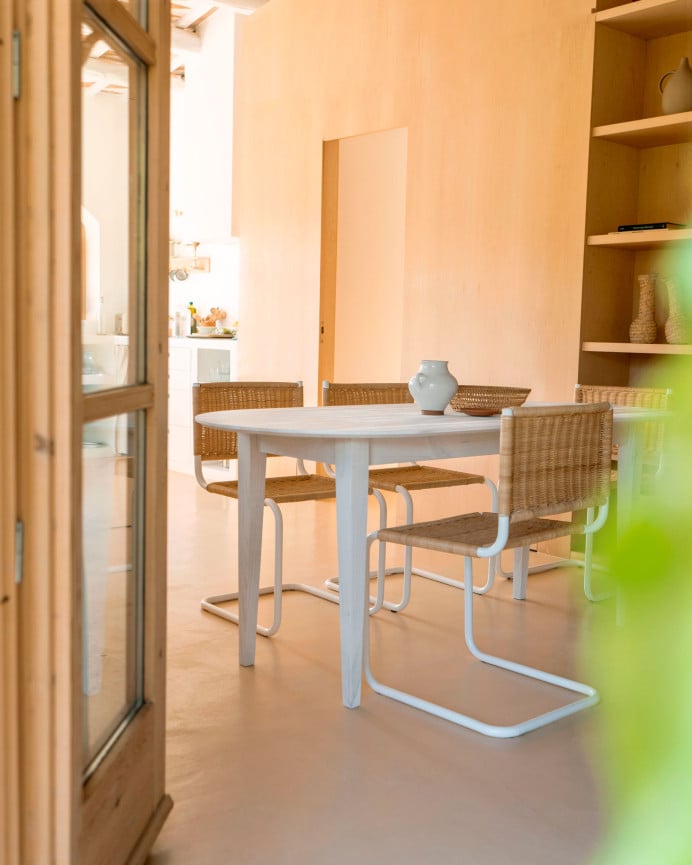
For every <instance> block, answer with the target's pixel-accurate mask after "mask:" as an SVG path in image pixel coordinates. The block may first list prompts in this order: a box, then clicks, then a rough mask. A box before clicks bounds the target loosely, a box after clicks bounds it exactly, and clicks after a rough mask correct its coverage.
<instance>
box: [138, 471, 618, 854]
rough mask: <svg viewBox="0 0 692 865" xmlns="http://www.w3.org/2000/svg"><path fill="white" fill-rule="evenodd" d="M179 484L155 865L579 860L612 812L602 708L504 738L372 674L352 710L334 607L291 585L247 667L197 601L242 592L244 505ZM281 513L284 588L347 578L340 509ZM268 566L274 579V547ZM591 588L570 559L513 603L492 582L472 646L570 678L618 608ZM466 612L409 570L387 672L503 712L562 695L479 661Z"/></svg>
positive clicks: (384, 627)
mask: <svg viewBox="0 0 692 865" xmlns="http://www.w3.org/2000/svg"><path fill="white" fill-rule="evenodd" d="M169 483H170V496H169V500H170V515H169V525H170V552H169V580H170V591H169V644H168V661H169V675H168V683H169V684H168V761H167V766H168V769H167V779H168V780H167V789H168V792H169V793H170V794H171V795H172V797H173V800H174V802H175V805H174V809H173V812H172V813H171V815H170V817H169V818H168V821H167V823H166V825H165V826H164V828H163V830H162V832H161V835H160V837H159V839H158V840H157V842H156V843H155V845H154V848H153V850H152V852H151V855H150V858H149V860H148V861H149V865H226V863H242V865H260V863H261V865H266V863H269V862H276V863H280V865H294V863H295V865H298V863H301V865H313V863H314V865H353V863H365V865H369V863H389V862H396V863H398V865H450V863H456V862H459V863H464V865H508V863H511V865H556V863H559V865H581V863H585V862H587V861H588V859H589V856H590V854H591V853H592V852H593V850H594V848H595V846H596V844H597V842H598V839H599V833H600V831H601V828H602V821H603V815H602V809H601V805H600V803H599V785H600V779H599V778H598V775H597V774H595V773H594V771H593V765H594V763H595V762H596V761H595V758H593V757H592V754H593V752H594V748H593V746H594V743H595V739H596V736H597V724H596V723H595V722H597V721H598V713H599V709H598V707H595V708H592V709H589V710H587V711H586V712H584V713H581V714H579V715H577V716H575V717H573V718H568V719H565V720H563V721H560V722H558V723H556V724H553V725H551V726H549V727H548V728H546V729H543V730H538V731H534V732H532V733H529V734H527V735H525V736H522V737H520V738H517V739H513V740H505V741H503V740H493V739H489V738H486V737H484V736H481V735H479V734H477V733H474V732H471V731H468V730H464V729H461V728H459V727H456V726H454V725H452V724H450V723H448V722H445V721H442V720H439V719H436V718H433V717H432V716H430V715H427V714H424V713H421V712H419V711H417V710H415V709H413V708H410V707H408V706H403V705H401V704H399V703H395V702H393V701H391V700H388V699H386V698H384V697H381V696H378V695H376V694H374V693H373V692H372V691H371V690H370V689H368V688H367V687H366V686H365V685H364V688H363V702H362V705H361V707H360V708H358V709H350V710H349V709H345V708H344V707H343V706H342V704H341V694H340V676H339V645H338V607H337V606H336V605H334V604H329V603H327V602H325V601H322V600H319V599H317V598H313V597H310V596H308V595H305V594H301V593H295V592H291V593H287V594H286V595H285V600H284V623H283V625H282V628H281V630H280V631H279V633H278V634H277V635H276V636H274V637H272V638H271V639H264V638H261V637H259V638H258V645H257V659H256V665H255V666H254V667H253V668H240V667H239V666H238V633H237V628H236V626H235V625H232V624H229V623H226V622H224V621H223V620H221V619H219V618H217V617H214V616H211V615H209V614H207V613H203V612H201V611H200V609H199V600H200V598H201V597H202V596H203V595H206V594H213V593H218V592H221V591H225V590H231V588H233V587H235V579H234V577H233V572H234V570H235V562H236V559H235V556H236V547H235V543H236V540H235V525H236V523H235V518H236V510H235V504H234V503H233V502H230V501H225V500H222V499H221V498H220V497H219V496H213V495H210V494H208V493H205V492H203V491H202V490H201V489H199V487H197V485H196V484H195V481H194V479H193V478H191V477H188V476H186V475H182V474H175V473H171V475H170V476H169ZM284 513H285V520H286V525H285V532H286V547H285V560H286V573H285V580H286V581H287V582H288V581H302V582H313V583H314V584H316V585H320V584H321V582H322V581H323V580H324V579H325V578H326V577H327V576H329V575H331V574H333V573H334V572H335V570H336V545H335V528H334V525H335V524H334V520H335V506H334V503H333V502H321V503H317V504H315V503H304V504H297V505H292V506H289V507H287V508H285V509H284ZM268 525H269V526H270V525H271V520H270V519H269V518H266V519H265V527H266V526H268ZM265 538H266V540H267V543H268V545H269V546H271V537H270V533H269V532H267V533H266V534H265ZM264 562H265V563H264V564H263V583H267V582H269V581H270V566H271V555H270V553H269V551H268V550H267V552H266V553H265V555H264ZM420 564H421V566H426V567H427V566H430V565H429V563H428V562H420ZM453 569H455V570H453ZM446 572H447V573H449V574H452V575H453V574H454V573H455V572H456V573H457V574H458V573H460V572H461V561H460V560H455V559H451V558H448V559H447V560H446ZM479 577H480V573H479ZM394 580H396V578H394ZM393 586H394V589H396V585H395V583H394V584H393ZM580 586H581V572H580V571H579V570H577V569H574V568H572V569H554V570H551V571H547V572H545V573H543V574H537V575H534V576H532V577H530V578H529V589H528V599H527V600H526V601H523V602H522V601H514V600H512V592H511V582H509V581H506V580H503V579H501V580H500V581H499V583H498V584H497V585H496V586H495V588H494V589H493V591H492V592H491V593H490V594H489V595H487V596H485V597H479V598H476V604H475V609H476V614H477V615H476V619H477V629H476V637H477V640H478V643H479V645H480V646H481V648H485V649H488V650H490V651H494V652H496V653H498V654H502V653H505V654H506V656H509V657H512V658H514V659H516V660H520V661H524V662H527V663H533V664H537V665H543V667H544V668H545V669H548V670H551V671H554V672H557V673H562V674H566V675H574V674H576V673H577V668H578V646H579V645H580V643H581V641H582V640H583V639H584V638H588V635H589V633H590V631H591V629H592V628H594V627H595V626H596V625H597V624H598V622H599V620H601V619H604V618H606V619H608V618H612V608H611V605H610V604H608V603H605V604H599V605H593V604H589V603H588V602H587V601H586V600H585V599H584V596H583V594H582V593H581V590H580ZM267 603H270V601H269V599H262V602H261V612H262V610H264V611H265V614H264V618H265V620H267V619H268V618H269V614H268V612H267V606H266V605H267ZM462 613H463V593H462V592H461V591H459V590H457V589H452V588H448V587H445V586H441V585H439V584H436V583H432V582H430V581H428V580H422V579H416V580H415V582H414V587H413V596H412V600H411V604H410V606H409V607H408V608H407V610H406V611H404V612H402V613H399V614H392V613H387V612H381V613H380V614H379V615H378V616H377V617H376V618H374V619H373V621H372V626H373V627H372V642H373V657H374V660H373V666H374V667H375V669H376V671H377V673H378V674H379V675H380V676H381V677H382V678H385V679H386V680H387V681H388V682H389V683H391V684H404V683H405V685H406V687H407V688H409V689H418V691H417V692H418V693H420V694H421V695H422V696H426V697H428V698H432V699H436V700H438V701H445V700H448V701H449V705H454V706H455V707H457V708H460V709H462V710H463V711H468V712H469V713H472V714H473V713H475V714H478V715H479V716H481V717H483V718H484V719H486V720H490V721H497V722H508V721H511V720H513V719H518V718H520V717H523V716H525V715H523V714H522V713H525V714H526V715H528V714H534V713H537V712H538V711H540V710H542V709H547V708H550V707H552V706H553V705H556V703H558V702H559V701H560V700H561V699H562V697H563V695H564V692H563V691H561V690H559V689H555V688H552V687H550V686H548V685H544V684H541V683H535V682H531V681H529V680H526V679H517V677H516V676H513V675H512V674H510V673H507V672H504V671H500V670H496V669H492V668H489V667H487V666H485V665H482V664H480V663H478V662H477V661H474V660H472V659H471V658H470V656H469V654H468V652H467V651H466V650H465V647H464V642H463V635H462V619H461V616H462ZM587 680H588V678H587Z"/></svg>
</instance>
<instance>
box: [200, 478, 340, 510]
mask: <svg viewBox="0 0 692 865" xmlns="http://www.w3.org/2000/svg"><path fill="white" fill-rule="evenodd" d="M207 492H209V493H217V495H221V496H228V497H229V498H232V499H237V498H238V481H213V482H211V483H210V484H208V485H207ZM264 497H265V499H272V500H273V501H275V502H276V503H277V505H283V504H287V503H288V502H308V501H313V500H315V499H333V498H335V497H336V485H335V484H334V481H333V480H332V478H326V477H322V476H321V475H291V476H289V477H280V478H267V479H266V481H265V486H264Z"/></svg>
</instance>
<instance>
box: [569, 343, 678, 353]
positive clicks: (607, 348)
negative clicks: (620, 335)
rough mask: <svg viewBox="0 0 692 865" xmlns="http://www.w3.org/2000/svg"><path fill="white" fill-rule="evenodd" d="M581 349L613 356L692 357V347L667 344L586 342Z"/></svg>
mask: <svg viewBox="0 0 692 865" xmlns="http://www.w3.org/2000/svg"><path fill="white" fill-rule="evenodd" d="M581 348H582V351H595V352H608V353H611V354H682V355H692V345H668V344H667V343H648V344H645V343H639V342H584V343H582V347H581Z"/></svg>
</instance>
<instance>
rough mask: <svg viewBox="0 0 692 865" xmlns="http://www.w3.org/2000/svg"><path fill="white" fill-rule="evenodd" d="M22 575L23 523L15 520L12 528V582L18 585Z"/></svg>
mask: <svg viewBox="0 0 692 865" xmlns="http://www.w3.org/2000/svg"><path fill="white" fill-rule="evenodd" d="M23 573H24V523H23V522H22V521H21V520H17V522H16V524H15V527H14V581H15V583H17V584H19V583H21V581H22V575H23Z"/></svg>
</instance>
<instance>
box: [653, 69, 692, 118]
mask: <svg viewBox="0 0 692 865" xmlns="http://www.w3.org/2000/svg"><path fill="white" fill-rule="evenodd" d="M668 76H670V79H669V81H668V83H667V84H666V85H665V87H664V86H663V84H664V82H665V81H666V79H667V78H668ZM658 90H659V93H661V107H662V109H663V113H664V114H678V113H679V112H680V111H692V69H690V61H689V59H688V58H687V57H683V58H682V59H681V60H680V63H679V64H678V68H677V69H674V70H671V71H670V72H666V73H665V75H662V76H661V80H660V81H659V82H658Z"/></svg>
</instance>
